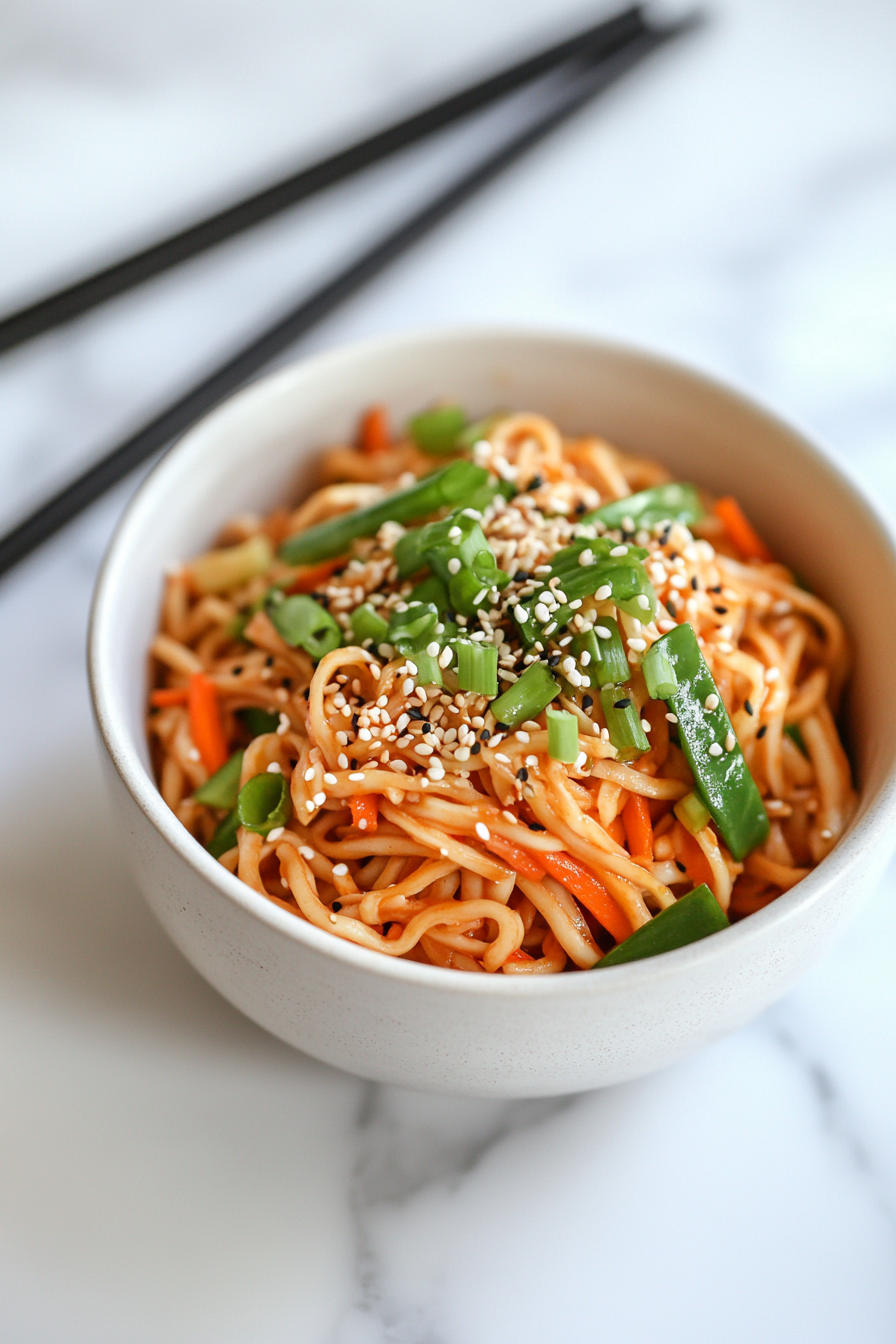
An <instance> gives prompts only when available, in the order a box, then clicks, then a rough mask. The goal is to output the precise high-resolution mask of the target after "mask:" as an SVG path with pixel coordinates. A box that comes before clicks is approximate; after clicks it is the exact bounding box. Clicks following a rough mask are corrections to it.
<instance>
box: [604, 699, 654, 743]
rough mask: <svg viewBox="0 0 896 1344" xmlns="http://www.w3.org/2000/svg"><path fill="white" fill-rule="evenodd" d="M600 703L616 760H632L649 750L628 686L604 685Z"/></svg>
mask: <svg viewBox="0 0 896 1344" xmlns="http://www.w3.org/2000/svg"><path fill="white" fill-rule="evenodd" d="M600 703H601V706H602V708H603V711H604V718H605V719H606V721H607V731H608V732H609V734H610V741H611V742H612V744H613V746H614V747H615V748H616V756H617V759H618V760H620V761H632V760H634V759H635V757H636V756H643V755H644V753H645V751H649V750H650V743H649V742H648V741H647V737H646V736H645V733H644V729H643V728H642V727H641V716H640V715H639V714H638V711H637V709H636V708H635V702H634V701H633V700H632V697H631V691H630V689H629V687H628V686H605V687H604V688H603V690H602V691H601V693H600Z"/></svg>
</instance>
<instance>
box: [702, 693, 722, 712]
mask: <svg viewBox="0 0 896 1344" xmlns="http://www.w3.org/2000/svg"><path fill="white" fill-rule="evenodd" d="M718 707H719V697H718V696H717V695H708V696H707V697H706V699H705V700H704V701H703V708H704V709H708V710H709V711H710V712H712V710H714V709H718Z"/></svg>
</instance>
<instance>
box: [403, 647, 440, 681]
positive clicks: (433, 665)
mask: <svg viewBox="0 0 896 1344" xmlns="http://www.w3.org/2000/svg"><path fill="white" fill-rule="evenodd" d="M398 652H399V653H401V654H403V655H404V657H405V658H407V659H409V660H410V662H412V663H413V664H414V666H415V667H416V669H417V671H416V672H415V673H414V679H415V681H416V682H417V685H418V686H441V685H442V669H441V667H440V666H439V659H438V655H435V656H434V655H433V654H431V653H427V652H426V649H425V648H419V649H408V648H404V649H399V650H398Z"/></svg>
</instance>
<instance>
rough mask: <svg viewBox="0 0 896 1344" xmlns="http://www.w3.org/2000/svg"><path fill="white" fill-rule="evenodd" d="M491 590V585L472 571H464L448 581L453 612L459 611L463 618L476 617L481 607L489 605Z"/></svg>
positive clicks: (449, 599)
mask: <svg viewBox="0 0 896 1344" xmlns="http://www.w3.org/2000/svg"><path fill="white" fill-rule="evenodd" d="M490 588H491V585H490V584H489V583H488V582H484V581H483V580H482V579H481V578H479V576H478V575H477V574H474V573H473V571H472V569H462V570H461V571H460V573H459V574H452V575H451V578H450V579H449V580H448V601H449V602H450V603H451V609H452V611H459V612H460V614H461V616H475V615H476V612H477V611H478V610H479V608H480V607H486V606H488V605H489V597H488V595H489V591H490Z"/></svg>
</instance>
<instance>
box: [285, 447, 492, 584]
mask: <svg viewBox="0 0 896 1344" xmlns="http://www.w3.org/2000/svg"><path fill="white" fill-rule="evenodd" d="M487 480H488V472H487V471H486V470H485V469H484V467H477V466H474V464H473V463H472V462H452V463H451V465H450V466H447V467H442V469H441V470H440V471H434V472H433V473H432V475H430V476H424V477H423V479H422V480H419V481H417V482H416V483H415V484H414V485H411V486H409V487H408V488H407V490H396V491H395V492H394V493H393V494H391V495H387V496H386V497H385V499H381V500H380V501H379V502H378V503H377V504H370V505H368V506H367V508H365V509H353V510H352V512H351V513H340V514H339V515H338V516H337V517H336V518H328V519H327V521H326V522H324V523H317V524H315V526H314V527H308V528H306V529H305V530H304V531H303V532H297V533H296V534H295V535H294V536H292V537H288V538H287V540H286V541H285V542H284V543H283V545H282V546H281V547H280V558H281V560H285V561H286V563H287V564H288V565H308V564H312V563H314V562H315V561H317V560H329V559H331V557H332V556H334V555H344V554H345V553H346V552H347V551H348V549H349V547H350V546H351V543H352V542H353V541H355V540H356V539H357V538H358V537H373V536H376V534H377V532H378V531H379V530H380V528H381V527H382V525H383V523H388V522H394V523H413V522H415V521H416V520H417V519H418V518H425V517H426V516H427V514H430V513H436V512H437V511H438V510H439V509H442V508H445V507H448V508H450V507H451V506H452V505H455V504H463V503H464V501H465V500H466V499H467V498H468V497H469V496H470V495H471V494H472V493H473V491H474V490H478V489H479V488H480V487H481V486H483V485H485V483H486V481H487Z"/></svg>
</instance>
